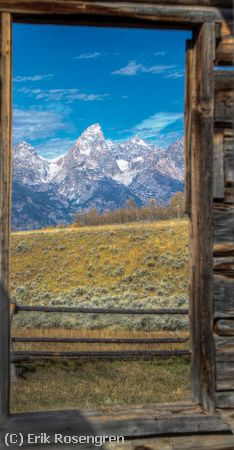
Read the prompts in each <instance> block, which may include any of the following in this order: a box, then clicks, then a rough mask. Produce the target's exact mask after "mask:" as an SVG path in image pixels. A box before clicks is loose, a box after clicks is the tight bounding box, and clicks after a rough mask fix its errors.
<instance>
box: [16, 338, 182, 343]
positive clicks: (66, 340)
mask: <svg viewBox="0 0 234 450" xmlns="http://www.w3.org/2000/svg"><path fill="white" fill-rule="evenodd" d="M188 340H189V338H188V337H184V338H142V339H141V338H63V337H44V336H35V337H24V336H23V337H12V342H25V343H26V342H54V343H63V344H76V343H77V344H78V343H82V344H83V343H89V344H175V343H178V344H179V343H183V342H188Z"/></svg>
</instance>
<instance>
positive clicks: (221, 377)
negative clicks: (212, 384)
mask: <svg viewBox="0 0 234 450" xmlns="http://www.w3.org/2000/svg"><path fill="white" fill-rule="evenodd" d="M216 389H217V391H232V390H233V391H234V361H225V362H223V361H221V362H219V361H217V363H216Z"/></svg>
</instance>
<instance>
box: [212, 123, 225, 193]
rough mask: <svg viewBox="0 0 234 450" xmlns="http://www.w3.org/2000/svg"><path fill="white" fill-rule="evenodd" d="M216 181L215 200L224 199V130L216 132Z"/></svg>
mask: <svg viewBox="0 0 234 450" xmlns="http://www.w3.org/2000/svg"><path fill="white" fill-rule="evenodd" d="M213 155H214V161H213V171H214V181H213V198H214V199H219V200H223V199H224V136H223V131H222V130H215V131H214V152H213Z"/></svg>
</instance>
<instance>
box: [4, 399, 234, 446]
mask: <svg viewBox="0 0 234 450" xmlns="http://www.w3.org/2000/svg"><path fill="white" fill-rule="evenodd" d="M177 405H178V406H177V407H176V406H175V404H172V406H170V404H167V405H165V407H163V406H161V407H160V405H158V406H157V405H155V406H154V405H151V406H148V405H145V406H142V407H140V406H138V407H133V408H131V407H128V408H125V407H123V408H117V409H115V408H113V407H112V408H109V409H108V408H102V409H101V410H66V411H47V412H37V413H33V412H30V413H23V414H16V415H12V416H11V418H10V420H9V421H8V423H7V424H6V425H5V426H4V427H1V428H0V432H1V433H2V434H5V433H7V432H8V433H11V432H12V433H19V432H20V433H22V434H23V436H27V434H28V433H32V434H38V433H41V430H43V432H44V433H48V434H50V435H51V436H55V434H56V433H60V434H62V435H66V436H67V435H68V436H70V435H78V436H79V435H82V436H84V435H85V436H90V435H91V436H96V435H99V436H100V435H101V436H113V435H114V436H124V437H125V438H134V439H136V438H137V437H147V436H158V435H162V436H163V435H166V436H167V437H169V436H171V435H174V436H181V435H182V436H183V435H188V434H191V435H199V434H202V433H207V434H211V433H214V434H220V433H223V434H224V433H225V434H227V435H229V434H231V431H230V428H229V426H228V425H227V424H226V423H225V421H224V420H223V419H222V418H221V417H220V416H219V415H218V414H213V415H212V414H207V415H206V414H204V413H203V412H202V410H201V409H200V411H199V410H198V411H197V406H196V405H194V406H193V405H190V406H189V407H185V408H184V407H183V404H181V405H180V403H178V404H177ZM188 439H189V437H188V436H187V440H188ZM25 442H27V440H26V439H25ZM51 443H53V441H51ZM146 446H147V444H146ZM92 448H93V447H92ZM163 448H164V447H163ZM166 448H167V447H165V449H166ZM178 448H179V449H180V447H177V450H178ZM186 449H187V447H186ZM194 449H195V447H194ZM212 450H214V449H212Z"/></svg>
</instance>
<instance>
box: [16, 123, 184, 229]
mask: <svg viewBox="0 0 234 450" xmlns="http://www.w3.org/2000/svg"><path fill="white" fill-rule="evenodd" d="M13 181H14V185H17V189H18V191H17V192H18V194H17V195H16V193H15V194H14V189H13V225H14V227H15V229H20V228H27V227H29V228H32V227H34V228H35V227H36V228H37V227H40V226H46V225H53V224H57V223H59V222H61V221H62V222H63V223H64V222H65V223H66V222H69V221H71V220H72V216H73V214H74V212H75V211H77V210H82V209H84V210H87V209H90V208H93V207H96V208H97V209H98V210H100V211H103V210H106V209H115V208H118V207H121V206H123V205H124V204H125V203H126V201H127V200H129V199H133V200H134V202H135V203H136V204H138V205H141V204H144V203H147V202H148V200H149V199H150V198H154V199H157V201H159V202H162V203H163V202H167V201H168V200H169V199H170V196H171V195H172V194H173V193H174V192H177V191H178V190H180V191H181V190H183V140H180V141H178V142H176V143H174V144H172V145H171V146H170V147H168V149H162V148H158V147H156V146H155V145H153V144H152V143H149V142H146V141H144V140H143V139H141V138H140V137H139V136H135V137H133V138H132V139H129V140H127V141H125V142H121V143H119V142H117V141H111V140H106V139H105V137H104V135H103V132H102V129H101V126H100V125H99V124H98V123H96V124H93V125H91V126H90V127H88V128H87V129H86V130H85V131H84V132H83V133H82V134H81V136H80V137H79V138H78V139H77V141H76V142H75V143H74V146H73V147H72V148H71V149H70V150H68V152H67V153H65V154H64V155H62V156H60V157H59V158H55V159H52V160H49V159H45V158H43V157H41V156H39V155H38V154H37V153H36V152H35V149H34V148H33V147H32V146H31V145H30V144H28V143H27V142H21V143H20V144H18V145H17V146H16V147H15V149H14V151H13ZM15 192H16V191H15ZM14 199H15V200H14ZM29 199H31V200H30V203H31V205H30V206H29V204H28V202H29ZM42 205H43V207H42ZM34 208H36V210H37V218H35V214H34V213H33V211H34ZM42 208H43V211H44V215H43V214H41V211H42ZM29 216H30V220H29ZM32 217H34V218H35V219H32ZM22 221H23V222H22ZM33 221H34V222H33Z"/></svg>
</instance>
